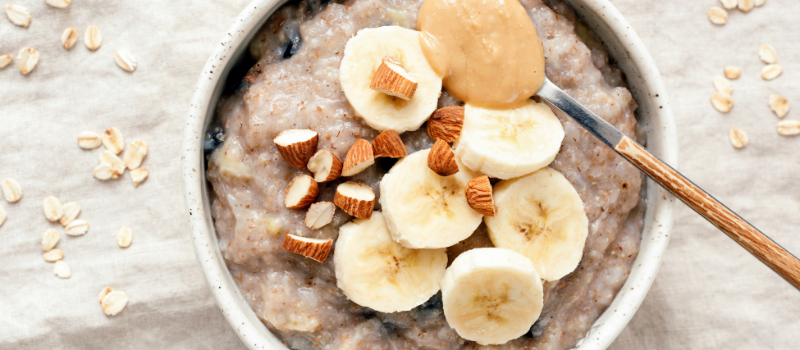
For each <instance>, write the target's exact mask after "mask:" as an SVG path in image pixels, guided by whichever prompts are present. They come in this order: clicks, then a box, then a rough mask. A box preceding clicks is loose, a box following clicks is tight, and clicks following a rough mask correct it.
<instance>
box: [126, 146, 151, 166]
mask: <svg viewBox="0 0 800 350" xmlns="http://www.w3.org/2000/svg"><path fill="white" fill-rule="evenodd" d="M147 150H148V148H147V144H146V143H144V141H142V140H136V141H133V142H131V143H130V144H128V148H127V149H126V150H125V154H123V155H122V161H123V162H124V163H125V166H126V167H128V169H131V170H133V169H136V168H138V167H139V166H140V165H142V160H143V159H144V157H145V156H146V155H147Z"/></svg>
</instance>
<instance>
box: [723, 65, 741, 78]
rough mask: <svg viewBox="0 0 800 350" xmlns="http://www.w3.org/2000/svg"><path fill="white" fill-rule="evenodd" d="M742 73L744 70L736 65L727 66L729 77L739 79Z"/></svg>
mask: <svg viewBox="0 0 800 350" xmlns="http://www.w3.org/2000/svg"><path fill="white" fill-rule="evenodd" d="M740 75H742V71H741V70H739V68H738V67H736V66H727V67H725V77H726V78H728V79H738V78H739V76H740Z"/></svg>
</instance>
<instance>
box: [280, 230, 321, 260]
mask: <svg viewBox="0 0 800 350" xmlns="http://www.w3.org/2000/svg"><path fill="white" fill-rule="evenodd" d="M332 245H333V240H332V239H316V238H306V237H300V236H295V235H286V238H284V239H283V249H286V250H288V251H290V252H292V253H295V254H300V255H302V256H305V257H306V258H309V259H313V260H316V261H318V262H321V263H323V262H325V259H327V258H328V253H330V252H331V246H332Z"/></svg>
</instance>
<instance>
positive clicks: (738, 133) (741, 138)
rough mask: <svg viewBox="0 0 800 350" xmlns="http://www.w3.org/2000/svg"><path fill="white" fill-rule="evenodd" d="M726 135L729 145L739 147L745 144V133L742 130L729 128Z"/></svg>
mask: <svg viewBox="0 0 800 350" xmlns="http://www.w3.org/2000/svg"><path fill="white" fill-rule="evenodd" d="M728 136H730V139H731V145H733V147H734V148H737V149H739V148H743V147H744V146H747V140H748V139H747V133H745V132H744V130H741V129H731V132H730V133H729V135H728Z"/></svg>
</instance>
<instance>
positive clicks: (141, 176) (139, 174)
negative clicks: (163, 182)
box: [131, 168, 150, 186]
mask: <svg viewBox="0 0 800 350" xmlns="http://www.w3.org/2000/svg"><path fill="white" fill-rule="evenodd" d="M148 175H150V172H149V171H148V170H147V168H136V169H133V170H131V181H133V185H134V186H139V184H140V183H142V182H143V181H144V180H146V179H147V176H148Z"/></svg>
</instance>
